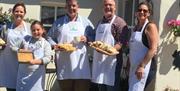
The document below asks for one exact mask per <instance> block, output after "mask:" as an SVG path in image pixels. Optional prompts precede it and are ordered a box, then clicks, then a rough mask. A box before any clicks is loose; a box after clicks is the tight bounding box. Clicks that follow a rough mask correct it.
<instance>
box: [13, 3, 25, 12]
mask: <svg viewBox="0 0 180 91" xmlns="http://www.w3.org/2000/svg"><path fill="white" fill-rule="evenodd" d="M18 6H22V7H23V8H24V12H25V13H26V7H25V4H24V3H23V2H18V3H16V4H15V5H14V7H13V9H12V11H13V12H14V11H15V9H16V8H17V7H18Z"/></svg>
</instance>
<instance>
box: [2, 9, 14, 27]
mask: <svg viewBox="0 0 180 91" xmlns="http://www.w3.org/2000/svg"><path fill="white" fill-rule="evenodd" d="M11 11H12V9H11V8H10V9H9V10H8V12H7V11H5V12H3V8H2V7H0V24H6V23H9V22H11V21H12V19H13V18H12V14H11Z"/></svg>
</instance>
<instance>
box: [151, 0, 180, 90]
mask: <svg viewBox="0 0 180 91" xmlns="http://www.w3.org/2000/svg"><path fill="white" fill-rule="evenodd" d="M160 1H161V2H160V3H159V5H160V15H159V21H156V22H159V23H158V25H159V33H160V51H159V54H158V69H157V74H156V76H157V77H156V84H155V91H163V90H164V89H165V88H166V87H167V86H169V87H172V88H176V89H180V68H176V69H174V68H175V66H174V65H173V64H174V58H173V57H172V54H173V53H174V51H175V50H178V51H180V37H175V36H174V35H173V34H172V33H171V32H170V28H169V27H168V26H167V21H168V20H170V19H180V5H179V3H180V1H179V0H160ZM153 2H154V8H155V9H158V8H156V7H158V6H157V5H156V4H157V2H159V0H157V1H156V0H154V1H153ZM155 11H156V12H154V13H155V15H156V13H158V11H157V10H155ZM155 17H156V16H155ZM156 19H157V18H156ZM178 61H180V60H178ZM179 63H180V62H179ZM176 65H177V64H176Z"/></svg>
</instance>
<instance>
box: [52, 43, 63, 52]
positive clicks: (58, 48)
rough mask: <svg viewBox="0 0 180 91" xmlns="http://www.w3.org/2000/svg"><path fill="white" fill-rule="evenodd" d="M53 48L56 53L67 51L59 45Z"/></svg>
mask: <svg viewBox="0 0 180 91" xmlns="http://www.w3.org/2000/svg"><path fill="white" fill-rule="evenodd" d="M53 48H54V50H55V51H65V49H63V48H61V47H59V45H58V44H55V45H53Z"/></svg>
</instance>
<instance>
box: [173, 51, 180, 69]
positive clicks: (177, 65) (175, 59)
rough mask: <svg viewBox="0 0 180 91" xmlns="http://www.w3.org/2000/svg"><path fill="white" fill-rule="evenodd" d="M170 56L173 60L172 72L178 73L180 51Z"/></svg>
mask: <svg viewBox="0 0 180 91" xmlns="http://www.w3.org/2000/svg"><path fill="white" fill-rule="evenodd" d="M172 56H173V58H174V61H173V66H174V70H175V69H178V70H179V71H180V51H177V50H176V51H174V53H173V55H172Z"/></svg>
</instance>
